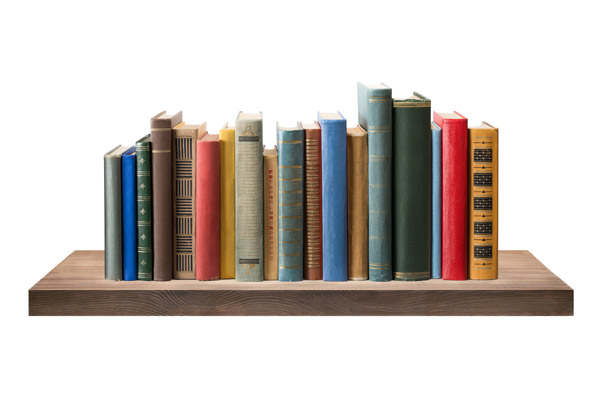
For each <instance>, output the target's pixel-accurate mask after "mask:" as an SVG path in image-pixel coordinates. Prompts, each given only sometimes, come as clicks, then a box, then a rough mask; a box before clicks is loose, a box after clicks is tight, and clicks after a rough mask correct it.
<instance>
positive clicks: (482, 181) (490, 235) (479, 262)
mask: <svg viewBox="0 0 600 400" xmlns="http://www.w3.org/2000/svg"><path fill="white" fill-rule="evenodd" d="M468 204H469V241H468V247H469V259H468V266H469V274H468V275H469V279H498V128H496V127H494V126H492V125H490V124H488V123H487V122H482V124H481V125H480V126H476V127H472V128H469V201H468Z"/></svg>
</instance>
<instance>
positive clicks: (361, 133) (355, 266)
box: [346, 125, 369, 281]
mask: <svg viewBox="0 0 600 400" xmlns="http://www.w3.org/2000/svg"><path fill="white" fill-rule="evenodd" d="M346 140H347V141H348V143H347V148H348V150H347V151H348V279H349V280H351V281H363V280H366V279H369V231H368V226H369V178H368V173H367V168H368V163H369V157H368V151H367V132H366V131H365V130H364V129H363V128H361V127H360V125H359V126H357V127H356V128H348V134H347V138H346Z"/></svg>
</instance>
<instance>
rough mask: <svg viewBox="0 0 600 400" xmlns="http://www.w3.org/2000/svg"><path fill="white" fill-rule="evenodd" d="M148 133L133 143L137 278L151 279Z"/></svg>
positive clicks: (150, 167)
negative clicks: (135, 187)
mask: <svg viewBox="0 0 600 400" xmlns="http://www.w3.org/2000/svg"><path fill="white" fill-rule="evenodd" d="M151 151H152V149H151V142H150V135H149V134H148V135H146V136H144V137H143V138H141V139H140V140H138V141H137V142H136V143H135V152H136V156H137V158H136V161H137V162H136V183H137V243H138V249H137V259H138V279H139V280H141V281H151V280H152V164H151V162H152V153H151Z"/></svg>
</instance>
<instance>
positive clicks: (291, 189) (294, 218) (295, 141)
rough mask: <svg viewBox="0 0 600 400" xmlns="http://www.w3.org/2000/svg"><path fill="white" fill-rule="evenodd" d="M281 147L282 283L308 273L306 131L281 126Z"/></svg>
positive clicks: (280, 276)
mask: <svg viewBox="0 0 600 400" xmlns="http://www.w3.org/2000/svg"><path fill="white" fill-rule="evenodd" d="M277 143H278V146H279V159H278V170H279V174H278V175H279V195H278V199H279V210H278V211H279V224H278V225H279V245H278V249H279V250H278V253H279V257H278V265H279V269H278V271H279V273H278V279H279V280H280V281H301V280H302V276H303V273H304V262H303V260H304V253H303V249H304V218H303V217H304V205H303V200H304V129H302V127H301V126H300V124H299V123H298V124H297V125H296V126H295V127H292V128H284V127H281V126H279V123H277Z"/></svg>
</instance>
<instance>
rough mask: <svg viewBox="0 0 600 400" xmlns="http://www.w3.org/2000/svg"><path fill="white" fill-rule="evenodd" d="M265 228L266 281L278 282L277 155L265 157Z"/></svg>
mask: <svg viewBox="0 0 600 400" xmlns="http://www.w3.org/2000/svg"><path fill="white" fill-rule="evenodd" d="M263 174H264V187H263V191H264V199H263V206H264V210H263V214H264V216H263V218H264V221H263V226H264V243H265V244H264V245H265V280H277V270H278V255H277V247H278V240H279V239H278V232H279V224H278V221H279V217H278V215H279V214H278V204H279V202H278V199H277V198H278V193H279V192H278V165H277V155H276V154H272V155H265V156H264V165H263Z"/></svg>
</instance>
